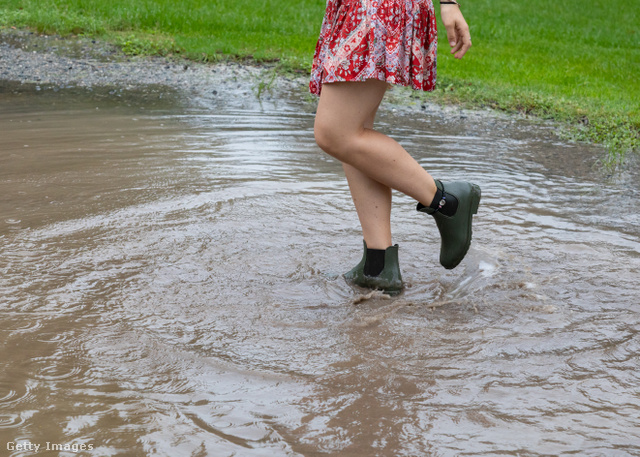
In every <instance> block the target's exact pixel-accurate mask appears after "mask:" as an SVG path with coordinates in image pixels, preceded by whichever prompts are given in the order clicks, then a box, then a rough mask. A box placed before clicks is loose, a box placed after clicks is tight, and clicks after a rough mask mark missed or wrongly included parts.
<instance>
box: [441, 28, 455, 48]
mask: <svg viewBox="0 0 640 457" xmlns="http://www.w3.org/2000/svg"><path fill="white" fill-rule="evenodd" d="M444 27H445V29H446V30H447V38H448V39H449V46H451V47H452V48H453V47H454V46H456V44H458V34H457V30H456V23H455V22H453V23H451V24H445V26H444Z"/></svg>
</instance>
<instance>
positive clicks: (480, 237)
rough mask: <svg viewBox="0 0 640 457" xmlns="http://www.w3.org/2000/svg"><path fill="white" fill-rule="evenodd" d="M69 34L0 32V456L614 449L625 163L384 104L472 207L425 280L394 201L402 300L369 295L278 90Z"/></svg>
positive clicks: (629, 273)
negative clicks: (20, 40) (472, 217)
mask: <svg viewBox="0 0 640 457" xmlns="http://www.w3.org/2000/svg"><path fill="white" fill-rule="evenodd" d="M37 39H39V40H48V39H45V38H37ZM51 42H52V43H55V39H54V38H52V39H51ZM33 43H34V42H31V45H33ZM35 43H36V44H37V42H35ZM78 43H79V44H77V46H78V47H79V49H80V51H79V52H80V56H79V57H78V54H76V55H75V56H73V55H71V54H72V53H71V51H69V50H68V49H67V50H64V52H63V53H62V55H59V54H57V53H56V52H58V51H59V50H58V51H55V52H54V50H53V49H52V48H51V47H50V48H47V50H46V52H39V51H38V52H36V53H35V54H34V53H33V49H31V48H29V47H25V49H19V48H18V47H16V43H10V44H1V45H0V79H1V78H4V80H3V81H2V82H0V132H2V133H1V136H0V196H1V197H0V300H1V303H0V319H2V332H0V352H1V354H0V365H1V366H2V369H1V370H0V373H1V374H0V446H2V447H3V448H4V449H7V450H8V452H9V455H11V456H14V457H17V456H24V455H31V454H30V453H29V452H27V451H26V450H27V449H28V448H27V447H26V446H27V444H32V445H36V444H39V445H41V446H42V447H43V448H44V447H45V446H46V444H47V443H55V444H59V445H62V446H64V445H66V446H68V447H69V450H73V449H72V448H71V447H72V446H76V449H83V452H84V453H85V454H82V455H95V456H103V455H118V454H121V455H141V456H142V455H167V456H168V455H171V456H173V455H188V456H204V455H210V456H219V455H220V456H222V455H237V456H243V457H244V456H247V457H252V456H321V455H335V456H341V457H349V456H354V457H355V456H358V457H359V456H363V455H367V456H380V457H387V456H394V457H395V456H430V455H433V456H456V455H477V456H482V455H486V456H491V455H498V454H499V455H512V456H543V455H562V454H576V455H584V456H601V455H607V456H627V455H638V454H639V453H640V445H639V444H638V443H640V432H639V430H640V427H639V425H640V424H639V423H638V417H640V396H639V395H638V389H637V386H638V385H639V384H640V370H638V368H639V366H638V353H639V352H640V339H639V333H640V302H639V300H638V297H639V296H640V286H639V279H640V198H639V197H640V184H639V183H640V179H639V177H640V173H639V171H640V169H639V168H638V167H637V166H636V167H635V168H634V167H633V166H631V167H630V168H629V169H628V170H626V171H624V172H622V173H619V174H616V175H614V176H608V175H607V174H606V173H604V172H603V171H602V170H601V169H600V168H599V167H598V165H597V164H598V159H599V158H600V157H601V154H602V151H601V150H599V149H598V148H593V147H588V146H584V145H575V144H567V143H566V142H562V141H560V140H559V139H558V138H557V137H556V136H555V134H554V127H553V126H552V125H547V124H542V125H540V124H532V123H531V122H528V121H526V120H522V119H514V118H509V117H503V116H497V115H493V114H488V113H483V112H475V113H474V112H468V111H462V110H459V109H455V108H451V109H439V108H436V107H424V108H423V107H422V106H413V105H410V106H407V107H403V106H402V105H401V104H394V103H385V104H384V106H383V107H382V109H381V112H380V117H379V119H378V121H379V126H380V128H381V129H383V130H384V131H386V132H389V133H390V134H392V135H393V136H394V137H395V138H398V139H399V141H400V142H401V143H402V144H403V145H404V146H405V147H406V148H407V150H409V151H410V152H411V153H412V154H413V155H414V156H415V157H416V159H417V160H418V161H419V162H420V163H421V164H423V165H424V166H425V168H427V169H429V170H430V171H432V173H433V174H434V175H436V176H437V177H441V178H443V179H455V178H465V179H470V180H473V181H475V182H478V183H480V185H481V186H482V188H483V205H482V207H481V210H480V212H479V214H478V217H477V219H476V221H477V224H476V226H475V232H474V243H473V245H472V249H471V251H470V253H469V255H468V258H467V259H465V261H464V263H463V265H461V267H459V268H457V269H456V270H454V271H445V270H443V269H442V268H441V267H439V265H438V262H437V256H438V253H437V246H438V240H437V235H436V231H435V226H434V225H433V223H432V222H431V223H430V222H429V221H426V220H425V219H424V218H423V217H421V215H420V214H418V213H416V212H415V211H414V202H412V201H411V200H410V199H407V198H405V197H402V196H400V195H394V199H395V206H394V212H393V228H394V232H395V237H396V240H395V241H396V242H398V243H399V244H400V258H401V264H402V267H403V276H404V278H405V280H406V281H407V286H408V287H407V290H406V291H405V292H404V293H403V294H402V295H401V296H399V297H398V298H393V299H390V298H388V297H385V296H380V295H379V294H373V295H371V294H367V293H366V291H363V290H359V289H354V288H352V287H350V286H349V285H348V284H346V283H345V282H344V280H343V279H342V278H341V276H340V274H341V273H342V272H344V271H346V270H348V269H349V268H351V266H352V265H353V262H355V261H357V260H358V256H359V253H360V249H361V240H360V238H359V231H358V222H357V218H356V216H355V212H354V211H353V210H352V203H351V201H350V196H349V193H348V188H347V185H346V182H345V180H344V176H343V174H342V171H341V167H340V164H339V163H337V162H336V161H334V160H332V159H331V158H329V157H327V156H326V155H324V154H322V153H320V151H319V150H318V149H317V147H316V146H315V143H314V141H313V132H312V126H313V113H314V109H315V105H314V102H313V100H310V99H309V98H307V97H306V95H305V94H304V83H305V82H304V81H303V80H302V79H300V80H295V79H291V80H286V79H278V80H277V81H276V83H274V85H273V86H272V87H270V89H269V90H266V91H260V90H256V88H259V87H261V86H260V82H265V81H266V82H268V81H269V79H263V76H264V73H263V72H265V71H266V72H267V73H266V75H267V76H269V75H270V74H269V73H268V72H269V69H266V70H265V69H258V68H251V67H242V66H239V65H235V64H228V65H220V66H206V65H203V66H198V65H193V66H189V67H187V68H186V69H185V68H184V64H179V63H176V62H173V63H172V62H170V61H165V60H158V59H151V60H148V59H141V60H139V61H138V60H135V59H134V60H132V61H130V62H128V61H127V60H126V58H125V57H123V56H116V57H114V55H111V54H109V53H110V52H111V51H109V50H108V49H107V50H106V51H105V52H106V53H107V54H106V57H104V56H103V57H100V58H98V57H96V56H93V57H92V56H91V55H90V53H89V51H88V50H84V51H83V50H82V49H84V46H85V45H86V46H87V49H93V48H92V45H93V43H90V42H89V43H86V42H85V43H84V44H82V42H78ZM98 45H99V44H98ZM21 46H22V45H21ZM25 46H26V45H25ZM39 46H40V45H39ZM99 46H101V45H99ZM60 52H62V51H60ZM92 52H93V51H92ZM82 53H85V54H82ZM110 55H111V57H109V56H110ZM38 59H40V60H38ZM122 59H124V60H122ZM49 60H51V62H49ZM29 62H31V63H29ZM47 64H50V65H51V66H50V67H47V66H46V65H47ZM29 65H33V66H29ZM36 67H37V68H38V69H39V70H38V71H39V73H35V71H36V70H35V68H36ZM70 67H71V68H70ZM47 68H48V70H47ZM65 68H67V69H66V70H65ZM74 72H75V73H74ZM61 74H62V75H67V76H60V75H61ZM20 75H21V76H20ZM69 75H74V76H73V77H69ZM91 75H93V76H91ZM36 78H39V79H40V80H39V81H38V80H36ZM57 78H60V79H57ZM65 78H66V79H65ZM91 78H94V79H93V80H92V79H91ZM161 78H165V80H164V82H162V81H161ZM91 81H93V82H91ZM394 96H395V95H393V94H392V98H393V97H394ZM19 444H22V445H23V446H24V447H23V448H22V450H19V449H17V448H16V446H17V445H19ZM6 446H14V448H13V449H11V448H10V447H6ZM82 446H84V447H82Z"/></svg>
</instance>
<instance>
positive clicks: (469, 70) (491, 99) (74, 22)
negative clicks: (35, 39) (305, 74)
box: [0, 0, 640, 159]
mask: <svg viewBox="0 0 640 457" xmlns="http://www.w3.org/2000/svg"><path fill="white" fill-rule="evenodd" d="M324 4H325V0H287V1H275V0H207V1H205V0H183V1H182V2H175V1H169V0H126V1H125V0H0V25H3V26H16V27H25V26H26V27H32V28H36V29H37V30H39V31H42V32H48V33H52V32H56V33H60V34H63V35H66V34H87V35H92V36H100V37H105V38H107V39H109V40H112V41H115V42H116V43H119V44H120V45H121V46H122V47H123V49H125V51H127V52H129V53H132V54H136V53H140V54H179V55H182V56H184V57H186V58H189V59H195V60H205V61H214V60H217V59H221V58H229V57H233V58H251V59H254V60H257V61H277V62H279V64H280V66H281V67H282V68H283V69H289V70H299V71H300V70H301V71H307V70H308V68H309V66H310V63H311V57H312V54H313V49H314V46H315V41H316V39H317V34H318V30H319V27H320V22H321V20H322V15H323V12H324ZM463 11H464V13H465V16H466V18H467V20H468V22H469V23H470V24H471V29H472V30H471V31H472V37H473V43H474V47H473V49H472V50H471V52H470V53H469V54H468V55H467V56H466V57H465V59H463V60H462V61H456V60H454V59H452V58H451V57H450V56H449V54H448V49H447V47H448V46H447V44H446V41H445V40H441V43H440V57H439V61H438V65H439V69H438V74H439V82H440V83H439V88H438V90H436V92H435V93H433V94H427V95H426V97H428V98H429V97H430V98H435V99H437V100H442V101H445V102H453V103H463V104H466V105H469V106H492V107H494V108H497V109H501V110H506V111H510V112H516V111H517V112H525V113H528V114H532V115H535V116H539V117H543V118H547V119H556V120H559V121H562V122H565V123H566V125H569V126H571V127H570V129H569V131H570V132H571V134H572V135H574V136H575V137H576V138H578V139H583V140H589V141H594V142H597V143H601V144H604V145H606V146H608V147H609V148H610V150H611V151H612V158H613V159H616V158H620V157H622V155H623V154H624V153H626V152H628V151H630V150H634V149H635V150H640V133H639V132H640V82H639V81H640V77H639V76H638V75H639V74H640V25H638V24H640V17H639V16H640V9H639V8H638V7H637V0H608V1H604V0H592V1H590V2H584V1H582V0H565V1H562V2H557V1H555V0H539V1H536V2H513V1H506V0H474V1H473V2H464V3H463ZM442 32H443V28H442V27H441V33H440V35H441V37H442V36H443V33H442Z"/></svg>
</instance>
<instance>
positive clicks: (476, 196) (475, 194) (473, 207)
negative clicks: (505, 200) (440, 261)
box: [443, 184, 482, 270]
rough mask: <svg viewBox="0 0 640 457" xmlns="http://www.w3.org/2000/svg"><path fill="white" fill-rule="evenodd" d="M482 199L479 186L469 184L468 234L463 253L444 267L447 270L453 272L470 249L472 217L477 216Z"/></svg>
mask: <svg viewBox="0 0 640 457" xmlns="http://www.w3.org/2000/svg"><path fill="white" fill-rule="evenodd" d="M481 198H482V191H481V190H480V186H478V185H477V184H471V202H470V204H469V213H470V215H469V233H468V234H467V241H466V246H465V249H464V252H463V253H462V255H461V256H460V259H459V260H458V261H457V262H456V263H455V264H454V265H448V266H444V265H443V266H444V268H445V269H447V270H453V269H454V268H455V267H457V266H458V265H460V262H462V260H463V259H464V258H465V257H466V255H467V252H469V247H471V238H473V229H472V225H473V215H474V214H478V207H479V206H480V199H481Z"/></svg>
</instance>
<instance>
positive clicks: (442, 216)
mask: <svg viewBox="0 0 640 457" xmlns="http://www.w3.org/2000/svg"><path fill="white" fill-rule="evenodd" d="M436 186H437V187H438V189H439V191H440V192H438V195H441V198H440V200H439V201H437V202H436V201H435V199H434V202H435V203H433V204H432V205H431V207H429V206H424V205H423V204H421V203H418V206H417V208H416V209H417V210H418V211H420V212H423V213H427V214H430V215H432V216H433V217H434V218H435V220H436V224H437V226H438V230H439V231H440V237H441V239H442V241H441V243H440V263H441V264H442V266H443V267H445V268H446V269H448V270H451V269H453V268H455V267H457V266H458V264H460V262H462V259H464V256H465V255H467V251H468V250H469V246H470V245H471V234H472V233H471V232H472V230H471V223H472V216H473V215H474V214H476V213H477V212H478V206H479V205H480V197H481V191H480V187H479V186H477V185H476V184H471V183H468V182H451V183H447V185H446V186H445V185H444V184H443V183H442V182H441V181H438V180H436Z"/></svg>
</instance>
